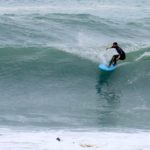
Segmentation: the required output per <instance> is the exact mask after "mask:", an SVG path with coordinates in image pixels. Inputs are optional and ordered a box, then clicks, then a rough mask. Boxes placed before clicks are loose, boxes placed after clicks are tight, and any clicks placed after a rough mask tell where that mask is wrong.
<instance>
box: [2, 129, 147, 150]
mask: <svg viewBox="0 0 150 150" xmlns="http://www.w3.org/2000/svg"><path fill="white" fill-rule="evenodd" d="M0 130H1V136H0V147H1V149H2V150H8V149H12V148H13V149H20V150H26V149H30V150H35V149H36V150H43V149H53V150H60V149H61V150H83V147H84V148H90V150H95V149H97V150H134V149H142V150H149V149H150V143H149V139H150V132H142V131H141V132H134V133H133V132H129V133H127V132H100V131H98V132H95V131H94V132H79V131H77V132H69V131H58V130H57V131H15V130H6V129H5V130H3V129H0ZM6 143H7V144H6Z"/></svg>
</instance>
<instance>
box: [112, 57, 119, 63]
mask: <svg viewBox="0 0 150 150" xmlns="http://www.w3.org/2000/svg"><path fill="white" fill-rule="evenodd" d="M118 57H119V55H114V60H113V65H116V64H117V60H118Z"/></svg>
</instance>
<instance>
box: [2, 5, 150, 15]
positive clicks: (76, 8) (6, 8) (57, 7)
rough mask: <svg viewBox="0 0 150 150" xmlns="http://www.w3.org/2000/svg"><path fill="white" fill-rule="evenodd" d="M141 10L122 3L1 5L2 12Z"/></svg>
mask: <svg viewBox="0 0 150 150" xmlns="http://www.w3.org/2000/svg"><path fill="white" fill-rule="evenodd" d="M110 9H111V10H112V9H117V10H118V9H119V10H124V11H127V10H133V11H136V10H139V7H136V6H130V7H127V6H126V7H123V6H122V7H121V6H120V5H109V4H107V5H106V4H101V3H97V4H94V3H92V4H88V3H87V4H78V3H75V4H74V3H63V4H44V5H31V6H30V5H19V6H0V14H4V13H7V14H9V13H18V12H19V13H21V14H27V13H75V14H78V13H86V12H87V13H89V12H90V11H92V12H93V11H102V10H110ZM145 9H146V10H150V8H149V7H146V6H145Z"/></svg>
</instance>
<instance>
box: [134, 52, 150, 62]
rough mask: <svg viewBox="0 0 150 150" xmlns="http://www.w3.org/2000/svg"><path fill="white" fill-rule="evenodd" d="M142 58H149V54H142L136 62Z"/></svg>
mask: <svg viewBox="0 0 150 150" xmlns="http://www.w3.org/2000/svg"><path fill="white" fill-rule="evenodd" d="M144 57H150V52H144V53H143V54H142V55H141V56H140V57H138V58H137V59H136V61H139V60H141V59H143V58H144Z"/></svg>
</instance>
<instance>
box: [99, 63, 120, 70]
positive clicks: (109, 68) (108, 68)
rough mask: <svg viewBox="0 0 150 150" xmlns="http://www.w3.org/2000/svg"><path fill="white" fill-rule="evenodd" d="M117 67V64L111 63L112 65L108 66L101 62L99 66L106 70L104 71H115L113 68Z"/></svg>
mask: <svg viewBox="0 0 150 150" xmlns="http://www.w3.org/2000/svg"><path fill="white" fill-rule="evenodd" d="M116 67H117V65H111V66H110V67H108V66H107V65H105V64H100V65H99V66H98V68H99V69H100V70H104V71H113V70H115V69H116Z"/></svg>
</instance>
